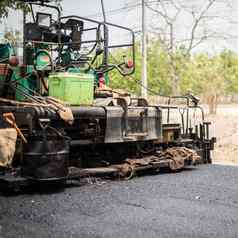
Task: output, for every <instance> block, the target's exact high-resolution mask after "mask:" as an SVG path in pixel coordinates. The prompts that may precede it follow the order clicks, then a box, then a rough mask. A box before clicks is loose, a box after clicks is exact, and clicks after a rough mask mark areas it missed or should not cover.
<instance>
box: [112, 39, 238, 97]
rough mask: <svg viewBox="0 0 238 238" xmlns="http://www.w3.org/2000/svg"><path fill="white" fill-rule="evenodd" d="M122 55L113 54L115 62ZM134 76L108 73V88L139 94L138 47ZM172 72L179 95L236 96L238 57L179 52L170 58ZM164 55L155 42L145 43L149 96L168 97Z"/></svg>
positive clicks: (225, 54)
mask: <svg viewBox="0 0 238 238" xmlns="http://www.w3.org/2000/svg"><path fill="white" fill-rule="evenodd" d="M123 54H125V51H124V52H123V51H117V52H114V57H115V58H119V57H120V56H121V55H123ZM136 56H137V57H136V73H135V74H134V75H133V77H131V78H124V77H122V76H121V75H120V74H119V73H118V72H116V71H113V72H112V73H111V87H113V88H121V89H125V90H129V91H131V92H132V93H134V94H137V95H139V94H140V80H141V54H140V45H139V43H137V45H136ZM173 59H174V62H175V67H176V72H177V74H178V77H179V78H180V81H179V87H180V90H181V94H186V93H188V92H191V93H194V94H196V95H200V96H202V97H203V98H208V97H209V96H211V95H213V96H214V97H215V96H216V97H219V96H223V95H228V94H229V95H233V94H238V55H237V54H236V53H234V52H231V51H223V52H221V53H220V54H217V55H208V54H206V53H197V54H193V55H189V56H188V55H186V54H184V52H183V48H179V49H177V50H176V51H175V53H174V55H173ZM170 71H171V68H170V62H169V57H168V54H167V53H166V51H165V50H163V47H162V46H161V44H160V41H159V40H154V41H151V42H150V43H149V48H148V88H149V89H151V90H150V91H149V94H152V95H153V93H152V91H153V92H156V93H157V94H158V95H164V96H166V95H171V89H172V79H171V77H170V75H171V72H170Z"/></svg>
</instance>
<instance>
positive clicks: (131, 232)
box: [0, 165, 238, 238]
mask: <svg viewBox="0 0 238 238" xmlns="http://www.w3.org/2000/svg"><path fill="white" fill-rule="evenodd" d="M237 181H238V167H233V166H220V165H201V166H199V167H196V168H190V169H186V170H184V171H182V172H179V173H162V174H158V175H153V176H152V175H151V176H144V177H138V178H135V179H133V180H130V181H106V183H94V184H80V185H68V186H67V187H65V188H62V187H61V188H45V189H42V188H41V189H38V188H31V189H29V190H27V191H23V192H21V193H18V194H11V195H9V194H8V195H7V194H1V195H0V238H13V237H17V238H21V237H22V238H28V237H29V238H46V237H47V238H48V237H53V238H54V237H55V238H64V237H65V238H66V237H67V238H70V237H72V238H74V237H75V238H80V237H82V238H113V237H115V238H118V237H119V238H133V237H136V238H139V237H143V238H144V237H147V238H148V237H156V238H158V237H160V238H163V237H168V238H171V237H209V238H210V237H238V186H237Z"/></svg>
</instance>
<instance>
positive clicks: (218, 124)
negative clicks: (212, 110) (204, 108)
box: [206, 104, 238, 165]
mask: <svg viewBox="0 0 238 238" xmlns="http://www.w3.org/2000/svg"><path fill="white" fill-rule="evenodd" d="M206 119H207V120H210V121H211V122H212V126H211V135H212V136H215V137H216V138H217V143H216V145H215V150H214V151H213V152H212V154H213V155H212V156H213V161H214V163H218V164H232V165H233V164H237V165H238V155H237V153H238V104H229V105H219V106H218V110H217V115H207V116H206Z"/></svg>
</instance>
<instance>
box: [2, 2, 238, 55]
mask: <svg viewBox="0 0 238 238" xmlns="http://www.w3.org/2000/svg"><path fill="white" fill-rule="evenodd" d="M147 1H150V2H151V1H152V0H147ZM164 1H166V0H164ZM176 1H185V2H186V3H189V4H192V5H194V6H195V5H196V4H198V5H199V4H200V5H201V6H202V4H203V2H204V1H207V0H189V2H188V0H176ZM217 1H218V4H216V6H215V7H214V8H213V9H212V10H211V11H212V14H213V15H217V16H220V17H221V18H219V19H218V18H214V20H212V21H210V22H209V24H208V26H207V29H208V30H212V31H217V32H219V33H220V34H221V35H225V36H226V39H219V40H218V39H216V40H214V39H212V40H210V41H208V42H206V43H205V44H203V45H201V46H200V47H199V48H198V50H201V51H208V52H216V51H220V50H222V49H224V48H229V49H232V50H235V51H237V52H238V31H237V29H238V1H237V0H226V1H225V0H223V1H222V0H217ZM224 1H225V2H226V4H224ZM100 2H101V0H86V1H85V0H63V2H62V7H63V9H64V11H63V14H64V15H70V14H74V15H81V16H85V17H91V18H97V19H102V14H101V6H100ZM140 2H141V0H104V3H105V10H106V12H107V13H108V14H107V20H108V21H109V22H113V23H116V24H120V25H123V26H126V27H130V28H133V30H134V31H136V32H138V31H140V30H141V27H140V26H141V9H140V6H139V3H140ZM228 3H229V4H228ZM168 11H169V9H168ZM190 22H191V19H190V18H189V16H187V15H186V14H182V16H181V17H180V18H179V20H178V23H177V24H176V30H175V31H176V33H175V34H176V37H177V38H184V37H185V36H186V34H188V32H189V24H190ZM147 24H148V26H151V25H152V24H154V25H158V26H159V25H160V22H158V21H156V19H155V18H154V16H153V15H152V13H151V11H149V10H147ZM6 27H7V28H8V29H19V30H20V29H21V28H22V14H21V12H19V11H16V12H11V13H10V14H9V18H8V19H7V20H4V21H3V22H2V24H1V25H0V31H3V30H4V29H5V28H6ZM139 36H140V35H139V34H138V37H139ZM114 37H117V38H118V35H117V34H114ZM121 37H122V36H121Z"/></svg>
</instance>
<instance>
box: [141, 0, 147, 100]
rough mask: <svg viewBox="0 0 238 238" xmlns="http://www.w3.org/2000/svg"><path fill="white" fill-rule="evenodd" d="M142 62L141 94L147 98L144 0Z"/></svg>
mask: <svg viewBox="0 0 238 238" xmlns="http://www.w3.org/2000/svg"><path fill="white" fill-rule="evenodd" d="M141 8H142V44H141V45H142V62H141V67H142V68H141V72H142V79H141V96H142V97H143V98H147V42H146V38H147V34H146V31H147V30H146V13H145V11H146V10H145V0H142V6H141Z"/></svg>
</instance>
